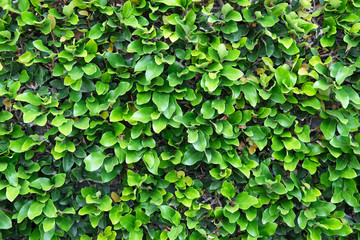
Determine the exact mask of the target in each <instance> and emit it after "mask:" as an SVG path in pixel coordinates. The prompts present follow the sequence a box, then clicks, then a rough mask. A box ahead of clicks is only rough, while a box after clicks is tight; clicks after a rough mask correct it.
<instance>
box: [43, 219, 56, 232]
mask: <svg viewBox="0 0 360 240" xmlns="http://www.w3.org/2000/svg"><path fill="white" fill-rule="evenodd" d="M42 224H43V228H44V231H45V232H48V231H50V230H51V229H53V227H54V226H55V219H53V218H45V220H44V221H43V223H42Z"/></svg>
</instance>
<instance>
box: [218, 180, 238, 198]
mask: <svg viewBox="0 0 360 240" xmlns="http://www.w3.org/2000/svg"><path fill="white" fill-rule="evenodd" d="M221 194H222V195H223V196H225V197H227V198H228V199H232V198H233V197H234V196H235V194H236V190H235V188H234V186H233V185H232V184H231V183H229V182H228V181H224V182H223V184H222V187H221Z"/></svg>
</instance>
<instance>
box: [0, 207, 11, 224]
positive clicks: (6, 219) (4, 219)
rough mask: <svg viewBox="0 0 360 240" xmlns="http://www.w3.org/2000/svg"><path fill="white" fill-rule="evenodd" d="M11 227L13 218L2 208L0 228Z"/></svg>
mask: <svg viewBox="0 0 360 240" xmlns="http://www.w3.org/2000/svg"><path fill="white" fill-rule="evenodd" d="M11 227H12V224H11V219H10V218H9V217H8V216H7V215H6V214H5V212H4V211H3V210H0V229H10V228H11Z"/></svg>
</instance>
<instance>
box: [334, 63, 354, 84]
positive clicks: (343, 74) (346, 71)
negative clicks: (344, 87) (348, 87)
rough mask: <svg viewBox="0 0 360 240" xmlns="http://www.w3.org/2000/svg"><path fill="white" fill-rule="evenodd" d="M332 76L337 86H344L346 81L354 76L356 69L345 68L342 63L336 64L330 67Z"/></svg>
mask: <svg viewBox="0 0 360 240" xmlns="http://www.w3.org/2000/svg"><path fill="white" fill-rule="evenodd" d="M329 69H330V75H331V76H332V77H334V78H335V81H336V83H337V84H339V85H340V84H342V83H343V82H344V81H345V79H346V78H347V77H349V76H351V75H352V74H353V72H354V71H355V67H354V66H352V67H345V66H344V65H343V64H342V63H341V62H336V63H334V64H332V65H331V66H330V68H329Z"/></svg>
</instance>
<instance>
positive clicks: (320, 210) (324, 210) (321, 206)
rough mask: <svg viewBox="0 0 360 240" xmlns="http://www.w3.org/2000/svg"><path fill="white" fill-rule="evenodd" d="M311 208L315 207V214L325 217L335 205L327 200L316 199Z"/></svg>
mask: <svg viewBox="0 0 360 240" xmlns="http://www.w3.org/2000/svg"><path fill="white" fill-rule="evenodd" d="M311 208H313V209H315V213H316V215H318V216H321V217H326V216H329V215H330V213H331V212H332V211H334V210H335V208H336V206H335V205H334V204H332V203H329V202H325V201H316V202H313V203H312V204H311Z"/></svg>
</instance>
